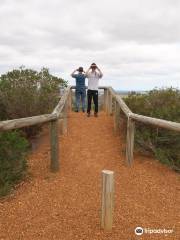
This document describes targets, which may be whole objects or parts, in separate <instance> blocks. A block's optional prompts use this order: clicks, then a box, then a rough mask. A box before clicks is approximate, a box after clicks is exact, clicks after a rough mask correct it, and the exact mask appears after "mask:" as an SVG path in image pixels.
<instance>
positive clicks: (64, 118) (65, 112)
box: [62, 101, 68, 134]
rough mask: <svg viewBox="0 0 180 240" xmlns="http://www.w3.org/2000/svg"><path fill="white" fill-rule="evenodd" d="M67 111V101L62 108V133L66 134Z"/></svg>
mask: <svg viewBox="0 0 180 240" xmlns="http://www.w3.org/2000/svg"><path fill="white" fill-rule="evenodd" d="M67 111H68V105H67V101H66V103H65V105H64V109H63V130H62V132H63V134H67Z"/></svg>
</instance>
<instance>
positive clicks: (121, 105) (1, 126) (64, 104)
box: [0, 86, 180, 172]
mask: <svg viewBox="0 0 180 240" xmlns="http://www.w3.org/2000/svg"><path fill="white" fill-rule="evenodd" d="M72 89H75V87H74V86H69V87H67V88H66V89H65V90H64V94H63V95H62V97H61V99H60V101H59V103H58V104H57V106H56V107H55V109H54V110H53V112H52V113H51V114H44V115H39V116H33V117H27V118H20V119H13V120H7V121H1V122H0V131H6V130H13V129H17V128H22V127H28V126H32V125H36V124H41V123H45V122H49V123H50V144H51V163H50V169H51V171H53V172H56V171H58V170H59V159H60V157H59V141H58V135H59V134H58V133H59V130H58V126H59V124H58V122H59V121H61V122H62V123H63V124H62V132H63V133H66V132H67V112H68V110H69V109H71V106H72ZM99 89H101V90H104V110H105V111H106V112H107V113H108V114H111V115H112V114H113V115H114V130H115V132H117V130H118V127H119V121H120V109H121V110H122V111H123V112H124V114H125V115H126V117H127V137H126V160H127V163H128V164H129V165H131V163H132V161H133V151H134V132H135V122H136V121H137V122H142V123H144V124H150V125H154V126H156V127H161V128H165V129H169V130H173V131H177V132H180V123H176V122H171V121H166V120H163V119H157V118H151V117H147V116H143V115H139V114H135V113H133V112H132V111H131V110H130V109H129V108H128V106H127V105H126V104H125V102H124V101H123V99H122V98H121V97H120V96H119V95H118V94H116V92H115V91H114V90H113V89H112V87H99ZM113 104H114V107H113Z"/></svg>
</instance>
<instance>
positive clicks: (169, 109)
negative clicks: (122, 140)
mask: <svg viewBox="0 0 180 240" xmlns="http://www.w3.org/2000/svg"><path fill="white" fill-rule="evenodd" d="M124 101H125V102H126V104H127V105H128V106H129V108H130V109H131V110H132V112H134V113H137V114H142V115H145V116H150V117H155V118H161V119H165V120H169V121H174V122H180V90H178V89H174V88H165V89H153V90H152V91H149V92H148V93H146V94H140V93H138V94H136V93H130V94H129V95H128V97H127V98H125V99H124ZM135 146H136V147H137V148H138V149H139V150H141V151H142V152H146V153H153V154H154V155H155V157H156V158H157V159H159V161H161V162H162V163H165V164H167V165H169V166H171V167H172V168H173V169H175V170H177V171H180V134H179V133H178V132H174V131H169V130H166V129H163V128H155V127H152V126H149V125H145V124H142V123H136V133H135Z"/></svg>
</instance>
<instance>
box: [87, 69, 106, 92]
mask: <svg viewBox="0 0 180 240" xmlns="http://www.w3.org/2000/svg"><path fill="white" fill-rule="evenodd" d="M101 77H102V75H101V74H100V73H99V72H89V73H88V74H87V78H88V89H89V90H98V86H99V79H100V78H101Z"/></svg>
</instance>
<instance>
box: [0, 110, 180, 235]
mask: <svg viewBox="0 0 180 240" xmlns="http://www.w3.org/2000/svg"><path fill="white" fill-rule="evenodd" d="M68 120H69V123H68V124H69V126H68V134H67V136H61V137H60V151H61V160H60V165H61V169H60V172H59V173H56V174H53V173H50V172H49V158H50V153H49V136H48V129H46V130H45V131H44V133H43V134H44V135H43V136H42V137H41V141H40V144H39V146H38V148H37V149H36V150H35V151H34V152H33V153H32V154H31V155H30V156H29V165H30V173H31V178H30V179H29V180H27V181H25V182H23V183H22V184H21V185H20V186H18V188H17V189H16V191H14V193H13V194H12V195H11V196H9V197H8V198H6V199H5V200H3V201H2V200H1V201H0V239H1V240H2V239H4V240H5V239H6V240H20V239H23V240H41V239H43V240H46V239H47V240H51V239H56V240H61V239H62V240H67V239H68V240H86V239H90V240H98V239H103V240H121V239H122V240H134V239H168V240H169V239H173V240H175V239H180V235H179V233H180V232H178V221H179V218H178V212H180V208H179V204H178V197H179V195H178V193H179V190H180V189H179V187H178V183H179V176H178V174H177V173H175V172H173V171H171V170H170V169H168V168H167V167H166V166H163V165H161V164H160V163H158V162H157V161H154V160H152V159H150V158H147V157H143V156H141V155H138V154H135V160H134V164H133V166H132V167H131V168H128V167H127V166H126V165H125V155H124V150H125V144H124V142H123V140H122V139H120V137H119V136H114V134H113V119H112V117H110V116H106V115H105V114H104V113H100V116H99V117H98V118H94V117H90V118H87V117H86V115H85V114H82V113H71V114H70V115H69V119H68ZM103 169H108V170H113V171H115V213H114V225H113V231H112V232H107V233H106V232H104V231H103V230H101V229H100V204H101V171H102V170H103ZM137 226H141V227H144V228H161V229H164V228H166V229H173V231H174V232H173V233H172V234H167V236H165V234H143V235H142V236H136V235H135V234H134V229H135V227H137Z"/></svg>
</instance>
